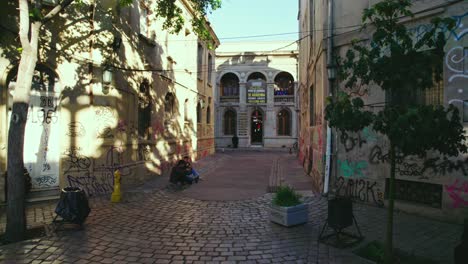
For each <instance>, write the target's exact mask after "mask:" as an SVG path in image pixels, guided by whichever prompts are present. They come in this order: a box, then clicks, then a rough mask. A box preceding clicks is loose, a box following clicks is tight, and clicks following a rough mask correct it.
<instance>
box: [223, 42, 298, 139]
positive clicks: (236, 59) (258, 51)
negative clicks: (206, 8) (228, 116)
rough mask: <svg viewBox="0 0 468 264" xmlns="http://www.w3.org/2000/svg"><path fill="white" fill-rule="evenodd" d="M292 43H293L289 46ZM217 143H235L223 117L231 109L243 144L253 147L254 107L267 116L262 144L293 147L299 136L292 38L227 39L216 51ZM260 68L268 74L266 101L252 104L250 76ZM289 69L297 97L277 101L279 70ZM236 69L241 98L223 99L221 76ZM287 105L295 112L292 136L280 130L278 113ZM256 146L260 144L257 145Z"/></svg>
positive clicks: (295, 52)
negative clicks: (248, 92) (248, 87)
mask: <svg viewBox="0 0 468 264" xmlns="http://www.w3.org/2000/svg"><path fill="white" fill-rule="evenodd" d="M288 44H291V45H289V46H288ZM216 70H217V75H216V87H215V98H216V146H217V147H219V148H225V147H229V146H232V135H224V131H223V117H224V113H225V112H226V111H227V110H228V109H233V110H235V112H236V114H237V126H236V133H237V135H238V137H239V147H253V145H254V144H252V138H251V123H250V119H251V116H252V113H253V112H254V110H259V111H261V113H262V116H263V135H262V143H261V144H260V147H265V148H290V147H291V146H292V145H293V144H294V143H295V142H296V140H297V126H298V123H297V114H296V113H297V112H296V110H297V109H298V96H297V46H296V45H295V43H291V41H271V42H267V41H265V42H233V43H223V44H222V45H221V46H220V47H219V48H218V50H217V52H216ZM255 72H259V73H261V74H263V75H264V76H265V77H266V102H265V103H262V104H250V103H248V102H247V100H246V97H247V92H246V90H247V87H246V86H247V78H248V77H249V75H250V74H252V73H255ZM281 72H287V73H289V74H291V76H292V77H293V80H294V98H292V101H289V102H278V101H277V102H275V100H274V80H275V77H276V76H277V74H279V73H281ZM227 73H233V74H235V75H236V76H237V77H238V79H239V99H238V100H237V101H231V102H227V101H222V100H221V93H220V88H221V87H220V81H221V78H222V77H223V76H224V75H225V74H227ZM282 109H286V110H287V111H288V112H289V113H290V114H291V115H290V116H291V122H290V125H291V133H290V135H288V136H279V135H278V134H277V114H278V112H279V111H281V110H282ZM256 147H258V146H257V145H256Z"/></svg>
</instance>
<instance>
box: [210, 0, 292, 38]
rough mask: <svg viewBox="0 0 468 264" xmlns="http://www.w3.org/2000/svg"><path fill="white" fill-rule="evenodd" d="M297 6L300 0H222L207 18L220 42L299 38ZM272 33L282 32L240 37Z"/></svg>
mask: <svg viewBox="0 0 468 264" xmlns="http://www.w3.org/2000/svg"><path fill="white" fill-rule="evenodd" d="M297 9H298V1H297V0H222V6H221V8H220V9H217V10H215V11H213V13H212V14H210V15H208V19H209V21H210V22H211V26H212V27H213V28H214V30H215V32H216V35H217V36H218V38H219V39H220V41H221V43H225V42H232V41H271V40H291V41H294V40H297V39H298V34H297V32H298V25H299V23H298V21H297V11H298V10H297ZM283 33H289V34H283ZM291 33H292V34H291ZM270 34H282V35H276V36H264V37H251V38H239V37H245V36H259V35H270Z"/></svg>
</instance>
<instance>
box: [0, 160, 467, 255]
mask: <svg viewBox="0 0 468 264" xmlns="http://www.w3.org/2000/svg"><path fill="white" fill-rule="evenodd" d="M246 160H250V161H253V160H254V161H255V163H256V164H261V168H256V167H250V168H249V166H252V165H245V164H239V163H238V162H240V161H243V162H245V161H246ZM274 160H278V162H279V163H280V164H279V165H278V166H277V167H276V168H277V169H276V170H277V172H278V173H280V174H282V175H280V176H278V175H277V177H279V178H280V180H281V181H282V182H284V183H286V184H290V185H292V186H295V187H296V186H298V187H300V188H298V189H301V190H303V194H304V195H305V196H306V197H305V201H306V202H307V203H308V204H309V209H310V212H309V219H310V220H309V222H308V223H307V224H305V225H301V226H296V227H291V228H285V227H281V226H279V225H276V224H274V223H271V222H269V221H268V210H267V209H268V206H269V203H270V201H271V196H272V194H271V193H267V187H268V185H269V182H270V177H271V171H270V170H271V168H272V166H273V165H272V162H273V161H274ZM267 165H268V166H267ZM266 166H267V169H265V167H266ZM195 168H199V171H200V173H201V174H202V175H203V177H204V181H202V182H201V183H199V184H198V185H193V186H191V187H190V188H188V189H185V190H182V191H175V190H173V189H170V188H166V187H167V178H161V179H157V180H155V181H152V182H149V183H147V184H145V185H142V186H140V187H138V188H134V189H132V190H131V191H128V192H126V193H125V195H124V201H123V202H122V203H118V204H111V203H110V202H108V199H104V198H102V199H98V198H93V199H92V200H91V207H92V212H91V214H90V216H89V217H88V219H87V221H86V224H85V228H84V229H83V230H73V229H65V230H58V231H57V232H56V233H53V234H50V236H46V237H42V238H38V239H33V240H28V241H23V242H20V243H15V244H9V245H5V246H1V247H0V261H1V262H4V263H368V262H367V261H365V260H363V259H362V258H359V257H357V256H355V255H353V254H352V253H351V250H352V249H349V248H348V249H336V248H333V247H330V246H327V245H324V244H321V243H318V242H317V237H318V234H319V231H320V229H321V227H322V226H323V224H324V221H325V219H326V214H327V209H326V208H327V201H326V199H325V198H322V197H320V196H319V195H314V194H312V193H311V192H310V191H308V188H307V186H308V184H310V181H309V180H308V178H307V177H306V176H304V175H303V172H302V169H301V168H300V166H299V165H298V164H297V161H295V160H294V156H293V155H287V154H285V153H260V152H259V153H251V152H249V153H241V152H238V153H220V154H217V155H215V156H214V157H209V158H207V159H205V160H202V161H199V162H197V163H195ZM220 168H227V169H228V170H229V171H227V172H224V171H222V170H220ZM236 170H238V171H236ZM249 170H252V171H253V172H254V173H253V174H249V173H247V175H245V174H244V172H246V171H249ZM225 175H229V178H228V179H226V177H225ZM247 179H251V181H249V182H250V183H248V182H245V181H247ZM240 188H245V189H246V191H242V189H240ZM210 190H212V192H210ZM206 192H208V193H210V194H211V195H208V194H205V193H206ZM224 196H226V197H227V198H228V199H222V198H223V197H224ZM200 197H201V198H203V199H200ZM54 207H55V205H44V206H36V207H34V208H29V210H28V221H29V220H31V219H35V220H34V221H32V220H31V221H32V222H31V223H41V222H45V223H48V221H49V222H50V220H51V214H52V210H53V208H54ZM354 212H355V215H356V218H357V221H358V223H359V226H360V228H361V231H362V233H363V234H364V236H365V237H366V239H365V241H371V240H373V239H383V237H384V234H385V217H386V211H385V209H382V208H377V207H371V206H366V205H362V204H354ZM2 217H3V219H4V216H2ZM1 228H4V220H2V221H1ZM2 230H3V229H2ZM350 231H353V230H352V229H350ZM460 232H461V226H459V225H454V224H448V223H441V222H437V221H433V220H429V219H425V218H421V217H417V216H412V215H408V214H404V213H397V214H396V215H395V245H396V246H397V247H402V248H404V249H406V250H408V251H410V252H413V253H415V254H417V255H423V256H427V257H431V258H433V259H435V260H438V261H439V262H440V263H453V261H452V252H453V248H454V246H455V245H456V244H457V242H458V239H459V237H460ZM362 244H364V243H361V244H360V245H362Z"/></svg>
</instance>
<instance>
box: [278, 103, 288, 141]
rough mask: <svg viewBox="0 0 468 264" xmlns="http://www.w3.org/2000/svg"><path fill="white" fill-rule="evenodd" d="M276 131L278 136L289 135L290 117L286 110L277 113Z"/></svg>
mask: <svg viewBox="0 0 468 264" xmlns="http://www.w3.org/2000/svg"><path fill="white" fill-rule="evenodd" d="M276 129H277V132H278V136H290V135H291V115H290V113H289V111H288V110H286V109H283V110H281V111H279V112H278V123H277V126H276Z"/></svg>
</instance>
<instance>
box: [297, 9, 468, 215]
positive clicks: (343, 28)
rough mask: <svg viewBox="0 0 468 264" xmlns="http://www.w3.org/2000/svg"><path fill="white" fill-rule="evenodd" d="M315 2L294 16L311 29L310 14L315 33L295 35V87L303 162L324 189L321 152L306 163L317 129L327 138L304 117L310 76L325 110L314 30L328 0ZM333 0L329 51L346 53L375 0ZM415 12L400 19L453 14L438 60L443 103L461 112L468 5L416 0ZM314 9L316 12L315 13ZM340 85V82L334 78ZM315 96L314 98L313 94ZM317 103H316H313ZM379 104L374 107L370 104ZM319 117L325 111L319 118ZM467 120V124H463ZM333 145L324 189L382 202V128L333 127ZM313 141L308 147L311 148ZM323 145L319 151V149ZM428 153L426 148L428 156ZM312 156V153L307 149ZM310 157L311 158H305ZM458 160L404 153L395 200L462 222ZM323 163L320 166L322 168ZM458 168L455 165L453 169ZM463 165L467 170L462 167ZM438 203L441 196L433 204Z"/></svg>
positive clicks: (367, 97) (464, 201)
mask: <svg viewBox="0 0 468 264" xmlns="http://www.w3.org/2000/svg"><path fill="white" fill-rule="evenodd" d="M313 2H314V8H315V10H312V8H311V9H310V10H311V11H310V13H309V6H308V4H309V3H310V1H301V5H302V6H303V7H302V8H301V13H300V21H299V25H302V26H301V31H313V29H309V28H308V26H309V25H310V23H309V22H307V21H305V20H307V19H308V18H309V17H312V18H314V17H315V19H314V22H313V23H311V24H315V27H314V29H315V30H316V34H319V36H317V35H315V39H314V38H312V39H309V40H306V41H301V43H300V51H301V54H300V66H299V67H300V69H299V72H300V76H299V80H300V84H299V87H300V88H301V91H300V93H301V95H302V97H303V98H305V102H304V101H303V102H301V121H300V127H301V133H300V139H299V142H300V143H301V144H300V159H301V161H303V162H304V163H303V164H304V167H305V170H306V171H309V168H310V171H312V172H314V170H315V169H314V168H316V167H318V168H317V170H316V173H317V175H316V174H315V173H312V174H311V176H312V177H314V182H316V183H317V185H318V189H319V190H323V184H320V183H321V180H322V179H323V177H324V174H325V173H324V172H325V171H324V169H323V166H322V167H320V166H319V165H316V164H317V163H318V164H320V162H321V161H322V162H323V161H324V160H325V156H322V157H323V158H321V159H319V160H318V161H315V158H312V162H311V163H312V165H309V164H310V163H309V161H308V160H311V159H310V156H311V153H313V152H314V144H313V139H314V138H315V137H316V134H319V136H320V135H321V136H322V137H323V138H322V140H320V142H322V144H323V143H325V142H326V134H325V133H321V134H320V133H318V132H317V131H319V130H320V129H322V130H323V129H324V127H323V126H322V127H320V126H318V127H317V126H310V124H309V115H310V108H309V100H308V98H309V95H308V92H309V91H310V89H309V87H310V86H311V85H312V84H313V85H314V87H316V89H317V90H316V92H317V93H319V94H320V93H321V95H320V96H319V97H316V101H315V104H316V105H317V107H319V108H315V111H316V113H317V112H318V113H321V114H322V115H323V106H324V105H323V101H322V100H323V99H324V97H323V93H324V92H325V95H326V94H327V92H326V91H328V90H327V89H328V87H327V75H326V69H325V67H326V47H327V46H326V35H324V34H325V33H320V32H323V31H320V30H319V29H320V28H321V27H322V28H323V27H325V28H326V25H327V22H326V21H327V19H326V18H327V16H326V14H327V13H326V11H327V3H326V2H324V3H321V2H320V1H313ZM333 2H334V17H335V19H334V24H335V25H334V29H335V32H334V35H335V37H334V39H333V40H334V47H335V50H334V51H335V54H338V55H340V56H344V55H345V53H346V50H347V49H348V48H349V45H350V41H351V40H352V39H354V38H357V39H361V40H364V41H365V40H366V39H368V38H369V36H370V35H369V34H370V33H372V31H371V29H369V30H368V31H362V32H359V31H358V30H356V29H358V28H359V27H357V26H358V25H360V23H361V13H362V10H363V8H367V7H369V6H370V5H371V4H373V3H375V2H376V1H352V2H351V1H345V0H338V1H333ZM412 10H413V12H414V13H416V16H415V18H414V19H412V20H404V21H405V23H406V25H407V26H408V27H409V28H411V29H412V30H414V31H415V32H419V33H422V32H425V30H427V27H426V25H427V24H428V22H429V21H430V19H431V18H432V17H434V16H441V17H453V18H455V19H456V20H457V28H456V29H455V30H454V31H452V32H446V35H447V38H448V42H447V44H446V48H445V51H446V52H447V53H446V57H445V59H444V61H443V62H442V63H444V65H445V69H444V79H445V80H444V99H443V101H444V104H445V105H447V104H448V103H453V104H454V105H455V106H457V107H458V108H459V110H460V112H461V113H463V101H464V100H467V99H468V98H466V96H465V95H464V94H465V88H466V81H467V79H466V71H465V69H464V66H463V65H466V63H465V59H466V58H465V57H466V56H465V55H466V54H464V53H463V49H464V47H466V36H465V34H466V30H465V28H464V27H465V26H464V25H465V24H466V23H467V21H466V15H467V11H468V5H467V3H466V2H464V1H451V2H450V3H447V2H445V1H414V5H413V9H412ZM314 14H315V16H314ZM338 85H339V87H340V89H343V84H342V83H338ZM347 92H349V93H352V94H354V95H360V96H362V98H363V99H364V101H365V103H366V104H375V103H381V102H385V94H384V93H383V92H382V91H381V90H380V89H378V87H356V89H353V90H349V89H348V90H347ZM317 100H318V101H317ZM320 104H322V106H321V107H320V106H319V105H320ZM371 109H374V110H375V111H378V110H379V108H378V107H374V108H371ZM322 120H323V119H322ZM465 127H466V125H465ZM332 140H333V149H332V152H333V153H336V155H335V156H334V159H332V164H331V169H332V175H331V179H330V189H331V191H332V192H335V193H338V194H340V195H348V196H351V197H353V198H354V200H356V201H359V202H365V203H369V204H373V205H382V204H385V203H386V197H385V192H386V190H385V188H386V182H385V181H386V178H388V177H389V165H388V164H387V163H385V162H382V159H383V157H384V155H385V154H386V153H387V152H388V142H387V141H386V140H385V139H384V138H382V136H381V135H379V134H376V133H375V132H374V131H372V130H371V129H368V128H366V129H365V130H363V131H361V132H359V133H355V134H353V133H350V134H348V135H347V136H345V135H342V134H338V135H337V134H336V133H335V132H334V133H333V137H332ZM310 147H312V151H311V150H310ZM324 154H325V153H324V152H322V155H324ZM431 155H432V154H431ZM431 155H430V156H431ZM312 156H315V153H313V155H312ZM308 157H309V158H308ZM455 160H456V164H457V165H456V166H455V168H454V167H450V166H447V164H444V163H443V162H438V163H437V166H432V167H425V166H424V165H423V161H422V160H420V159H417V158H414V157H409V158H407V159H406V160H404V161H403V162H402V163H401V164H400V165H399V167H398V169H397V172H398V175H397V179H398V180H403V181H404V182H403V183H404V185H401V184H400V188H399V190H398V191H400V192H401V194H400V195H405V196H406V198H403V197H401V198H403V199H400V200H398V201H397V203H396V205H397V208H399V209H401V210H405V211H409V212H413V213H417V214H422V215H426V216H430V217H434V218H438V219H443V220H449V221H458V222H461V221H462V219H463V218H464V217H466V216H467V215H468V188H467V186H468V181H467V179H468V178H467V176H466V174H467V173H468V170H467V169H466V168H467V166H468V165H467V164H468V163H467V162H466V157H465V156H460V157H458V158H457V159H455ZM320 169H321V170H320ZM456 169H458V170H456ZM463 172H465V175H463ZM439 203H440V204H439Z"/></svg>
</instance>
